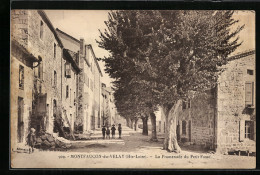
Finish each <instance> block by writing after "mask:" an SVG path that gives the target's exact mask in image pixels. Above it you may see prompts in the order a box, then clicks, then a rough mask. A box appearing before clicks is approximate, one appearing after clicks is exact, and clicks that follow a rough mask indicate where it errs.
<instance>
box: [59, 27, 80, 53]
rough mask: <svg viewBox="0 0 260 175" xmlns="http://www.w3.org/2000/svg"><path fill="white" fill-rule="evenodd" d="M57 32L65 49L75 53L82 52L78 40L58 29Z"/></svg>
mask: <svg viewBox="0 0 260 175" xmlns="http://www.w3.org/2000/svg"><path fill="white" fill-rule="evenodd" d="M56 31H57V33H58V35H59V37H60V39H61V41H62V43H63V45H64V47H65V48H67V49H69V50H71V51H73V52H78V51H79V50H80V41H79V40H77V39H76V38H74V37H72V36H70V35H69V34H67V33H65V32H63V31H61V30H60V29H58V28H56Z"/></svg>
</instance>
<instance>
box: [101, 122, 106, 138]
mask: <svg viewBox="0 0 260 175" xmlns="http://www.w3.org/2000/svg"><path fill="white" fill-rule="evenodd" d="M102 135H103V139H105V136H106V127H105V125H103V126H102Z"/></svg>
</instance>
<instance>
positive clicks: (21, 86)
mask: <svg viewBox="0 0 260 175" xmlns="http://www.w3.org/2000/svg"><path fill="white" fill-rule="evenodd" d="M19 89H24V67H23V66H22V65H20V66H19Z"/></svg>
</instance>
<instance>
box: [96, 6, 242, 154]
mask: <svg viewBox="0 0 260 175" xmlns="http://www.w3.org/2000/svg"><path fill="white" fill-rule="evenodd" d="M232 15H233V11H189V10H188V11H185V10H184V11H174V10H172V11H167V10H161V11H157V10H153V11H145V10H138V11H115V12H111V13H110V15H109V20H108V21H106V24H107V27H108V31H109V32H108V31H105V32H104V34H103V33H101V36H100V39H101V41H99V42H98V43H99V46H100V47H101V48H104V49H106V50H108V51H109V52H110V54H111V55H110V56H109V57H108V58H105V59H104V61H105V63H106V71H107V72H108V73H109V74H110V76H111V77H112V78H115V79H116V81H115V84H116V83H118V82H121V83H123V84H125V85H132V84H137V85H138V87H140V88H139V90H140V91H141V92H142V93H146V95H147V96H146V97H148V100H146V102H147V103H145V104H146V105H147V106H150V107H152V108H153V107H154V106H156V107H157V106H158V105H160V106H161V107H162V109H163V112H164V115H165V119H166V134H165V141H164V149H166V150H169V151H176V152H180V151H181V149H180V147H179V146H178V143H177V139H176V116H177V115H178V113H177V112H178V108H179V107H180V105H181V101H186V100H187V99H188V98H190V96H191V94H192V95H196V94H199V93H203V92H205V90H207V89H210V88H213V87H215V85H216V82H217V78H218V74H219V73H220V72H221V70H222V69H221V66H222V65H225V64H227V63H228V59H227V57H228V55H229V54H230V53H232V52H233V51H235V49H236V48H237V47H239V46H240V45H241V43H239V42H238V37H237V35H238V33H239V32H240V31H241V30H242V29H243V27H244V26H241V27H238V28H237V29H236V30H231V27H232V25H234V24H235V23H237V22H238V21H236V20H234V19H233V18H232ZM140 100H143V98H142V99H140ZM170 114H171V116H173V117H171V118H169V115H170ZM150 116H151V117H153V115H150ZM151 119H152V118H151ZM153 122H156V121H153Z"/></svg>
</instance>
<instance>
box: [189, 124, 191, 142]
mask: <svg viewBox="0 0 260 175" xmlns="http://www.w3.org/2000/svg"><path fill="white" fill-rule="evenodd" d="M189 142H191V121H190V120H189Z"/></svg>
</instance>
